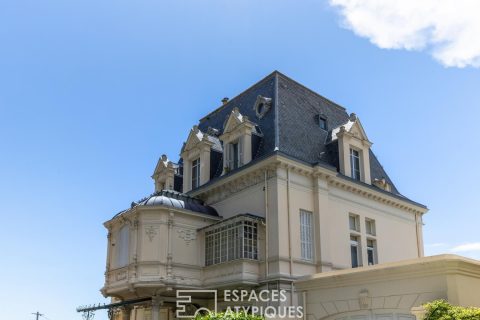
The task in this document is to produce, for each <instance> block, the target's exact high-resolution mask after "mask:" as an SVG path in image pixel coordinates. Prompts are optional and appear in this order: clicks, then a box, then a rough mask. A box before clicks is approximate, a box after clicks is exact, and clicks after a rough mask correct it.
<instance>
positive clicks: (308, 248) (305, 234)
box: [300, 210, 314, 261]
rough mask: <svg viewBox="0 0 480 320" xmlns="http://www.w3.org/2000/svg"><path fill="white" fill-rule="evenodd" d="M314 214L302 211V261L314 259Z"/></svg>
mask: <svg viewBox="0 0 480 320" xmlns="http://www.w3.org/2000/svg"><path fill="white" fill-rule="evenodd" d="M313 241H314V237H313V213H312V212H310V211H306V210H300V248H301V257H302V260H306V261H313V259H314V242H313Z"/></svg>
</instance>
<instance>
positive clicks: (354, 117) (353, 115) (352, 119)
mask: <svg viewBox="0 0 480 320" xmlns="http://www.w3.org/2000/svg"><path fill="white" fill-rule="evenodd" d="M355 120H357V115H356V114H355V113H353V112H352V113H350V121H355Z"/></svg>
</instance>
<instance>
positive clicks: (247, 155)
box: [219, 108, 256, 173]
mask: <svg viewBox="0 0 480 320" xmlns="http://www.w3.org/2000/svg"><path fill="white" fill-rule="evenodd" d="M255 126H256V124H255V123H253V122H251V121H250V120H249V118H248V116H244V115H242V114H241V113H240V111H239V109H238V108H233V110H232V112H230V114H229V115H228V117H227V120H226V121H225V124H224V126H223V134H222V135H221V136H220V137H219V138H220V140H221V141H222V142H223V149H224V154H223V173H227V172H229V171H231V170H235V169H237V168H240V167H241V166H243V165H245V164H247V163H249V162H250V161H252V133H253V132H255Z"/></svg>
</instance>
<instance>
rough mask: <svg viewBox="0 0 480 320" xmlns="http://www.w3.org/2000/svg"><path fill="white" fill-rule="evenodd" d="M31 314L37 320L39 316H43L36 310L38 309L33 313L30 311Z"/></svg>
mask: <svg viewBox="0 0 480 320" xmlns="http://www.w3.org/2000/svg"><path fill="white" fill-rule="evenodd" d="M32 314H33V315H35V317H36V320H38V318H40V317H43V316H44V314H41V313H40V312H38V311H37V312H35V313H32Z"/></svg>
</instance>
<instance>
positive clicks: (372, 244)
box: [367, 238, 378, 266]
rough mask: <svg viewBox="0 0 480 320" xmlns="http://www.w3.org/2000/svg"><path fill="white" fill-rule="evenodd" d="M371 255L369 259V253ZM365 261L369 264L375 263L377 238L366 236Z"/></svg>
mask: <svg viewBox="0 0 480 320" xmlns="http://www.w3.org/2000/svg"><path fill="white" fill-rule="evenodd" d="M369 253H371V254H372V255H371V257H372V261H370V255H369ZM367 263H368V265H369V266H372V265H375V264H377V263H378V256H377V240H375V239H371V238H367Z"/></svg>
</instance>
